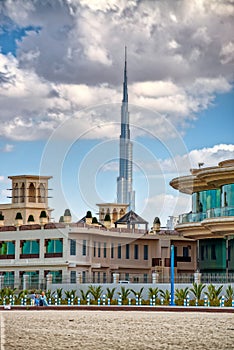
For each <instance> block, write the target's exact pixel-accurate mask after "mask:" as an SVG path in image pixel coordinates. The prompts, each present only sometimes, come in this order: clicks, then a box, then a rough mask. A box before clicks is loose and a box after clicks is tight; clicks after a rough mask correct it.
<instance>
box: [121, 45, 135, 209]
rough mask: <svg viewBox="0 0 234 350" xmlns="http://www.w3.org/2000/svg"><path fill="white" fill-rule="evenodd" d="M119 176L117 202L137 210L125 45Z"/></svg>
mask: <svg viewBox="0 0 234 350" xmlns="http://www.w3.org/2000/svg"><path fill="white" fill-rule="evenodd" d="M119 153H120V156H119V176H118V178H117V203H126V204H128V205H129V207H128V209H129V210H133V211H134V210H135V191H133V189H132V168H133V163H132V142H131V140H130V129H129V112H128V78H127V48H126V47H125V65H124V82H123V100H122V106H121V135H120V145H119Z"/></svg>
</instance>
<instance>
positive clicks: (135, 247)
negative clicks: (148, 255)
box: [134, 244, 138, 260]
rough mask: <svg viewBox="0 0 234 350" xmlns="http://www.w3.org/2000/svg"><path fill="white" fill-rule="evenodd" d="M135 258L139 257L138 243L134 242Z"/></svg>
mask: <svg viewBox="0 0 234 350" xmlns="http://www.w3.org/2000/svg"><path fill="white" fill-rule="evenodd" d="M134 259H136V260H137V259H138V244H134Z"/></svg>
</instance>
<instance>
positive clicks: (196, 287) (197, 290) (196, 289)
mask: <svg viewBox="0 0 234 350" xmlns="http://www.w3.org/2000/svg"><path fill="white" fill-rule="evenodd" d="M205 287H206V285H205V284H202V283H195V282H194V283H193V287H192V288H190V292H191V293H192V294H193V295H194V297H195V298H196V299H197V300H201V295H202V291H203V289H204V288H205Z"/></svg>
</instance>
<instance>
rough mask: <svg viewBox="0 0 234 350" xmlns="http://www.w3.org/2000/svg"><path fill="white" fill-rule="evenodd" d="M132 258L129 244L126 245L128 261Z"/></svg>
mask: <svg viewBox="0 0 234 350" xmlns="http://www.w3.org/2000/svg"><path fill="white" fill-rule="evenodd" d="M129 258H130V246H129V244H126V259H129Z"/></svg>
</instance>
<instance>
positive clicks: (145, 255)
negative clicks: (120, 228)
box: [144, 245, 148, 260]
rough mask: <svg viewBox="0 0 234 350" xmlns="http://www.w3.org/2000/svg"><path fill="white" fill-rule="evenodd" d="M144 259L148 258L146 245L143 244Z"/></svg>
mask: <svg viewBox="0 0 234 350" xmlns="http://www.w3.org/2000/svg"><path fill="white" fill-rule="evenodd" d="M144 260H148V245H144Z"/></svg>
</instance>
